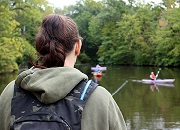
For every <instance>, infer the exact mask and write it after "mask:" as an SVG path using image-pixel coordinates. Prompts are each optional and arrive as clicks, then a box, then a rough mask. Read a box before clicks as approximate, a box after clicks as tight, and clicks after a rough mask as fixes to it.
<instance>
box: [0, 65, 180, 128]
mask: <svg viewBox="0 0 180 130" xmlns="http://www.w3.org/2000/svg"><path fill="white" fill-rule="evenodd" d="M76 68H78V69H80V70H81V71H82V72H84V73H86V74H87V75H88V77H89V78H90V79H93V80H95V81H97V82H98V84H99V85H101V86H103V87H105V88H106V89H107V90H108V91H109V92H110V93H112V94H114V95H113V97H114V99H115V101H116V102H117V104H118V106H119V108H120V110H121V112H122V113H123V116H124V119H125V122H126V125H127V127H128V130H180V69H179V68H165V67H163V68H161V70H160V72H159V75H158V78H161V79H165V78H166V79H168V78H170V79H171V78H173V79H175V82H174V83H173V84H160V85H154V86H153V85H151V84H144V83H142V82H141V79H143V78H149V75H150V72H152V71H153V72H154V73H157V71H158V69H159V68H157V67H132V66H107V70H106V71H104V72H103V76H102V77H101V78H94V77H93V76H92V74H91V69H90V65H83V66H82V65H81V66H80V65H79V66H76ZM16 76H17V73H12V74H3V75H0V83H1V84H0V93H1V92H2V91H3V89H4V87H5V86H6V85H7V84H8V83H9V82H10V81H11V80H13V79H15V78H16ZM97 105H98V104H97Z"/></svg>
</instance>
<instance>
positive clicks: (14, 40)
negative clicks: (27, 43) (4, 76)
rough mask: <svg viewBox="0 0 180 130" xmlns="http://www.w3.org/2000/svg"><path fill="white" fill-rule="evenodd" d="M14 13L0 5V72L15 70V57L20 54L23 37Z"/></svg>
mask: <svg viewBox="0 0 180 130" xmlns="http://www.w3.org/2000/svg"><path fill="white" fill-rule="evenodd" d="M15 15H16V14H15V13H14V12H13V11H11V10H10V9H9V8H8V7H7V6H5V5H3V4H1V5H0V61H1V62H0V73H4V72H12V71H14V70H17V68H18V65H17V63H16V59H17V58H18V57H21V56H22V54H21V52H22V47H23V44H22V43H23V42H24V39H23V38H21V30H20V28H18V26H19V23H18V22H17V21H16V20H15V19H14V16H15Z"/></svg>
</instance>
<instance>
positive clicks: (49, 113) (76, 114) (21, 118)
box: [10, 80, 98, 130]
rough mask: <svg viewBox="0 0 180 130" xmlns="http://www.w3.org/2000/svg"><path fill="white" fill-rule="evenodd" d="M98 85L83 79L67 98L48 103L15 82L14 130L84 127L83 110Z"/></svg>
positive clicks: (13, 100) (12, 114) (58, 129)
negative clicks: (82, 124) (82, 122)
mask: <svg viewBox="0 0 180 130" xmlns="http://www.w3.org/2000/svg"><path fill="white" fill-rule="evenodd" d="M97 86H98V84H96V83H94V82H93V81H92V82H91V81H88V83H87V81H84V80H83V81H81V82H80V83H79V84H78V85H76V87H75V88H74V89H73V90H72V91H71V92H70V93H69V94H68V95H67V96H66V97H65V98H63V99H61V100H59V101H57V102H55V103H52V104H44V103H42V102H40V101H39V100H38V99H37V98H36V97H35V96H34V95H33V94H32V93H31V92H28V91H25V90H24V89H22V88H20V87H17V86H16V85H14V95H13V98H12V102H11V121H10V123H11V127H10V130H81V118H82V112H83V109H84V107H85V104H86V102H87V100H88V98H89V97H90V95H91V93H92V92H93V91H94V90H95V89H96V87H97Z"/></svg>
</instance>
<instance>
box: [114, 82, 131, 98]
mask: <svg viewBox="0 0 180 130" xmlns="http://www.w3.org/2000/svg"><path fill="white" fill-rule="evenodd" d="M127 82H128V80H126V81H125V82H124V83H123V84H122V85H121V86H120V87H119V88H118V89H117V90H116V91H115V92H114V93H112V96H114V95H115V94H116V93H117V92H118V91H119V90H120V89H121V88H123V87H124V85H126V83H127Z"/></svg>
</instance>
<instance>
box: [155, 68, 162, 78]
mask: <svg viewBox="0 0 180 130" xmlns="http://www.w3.org/2000/svg"><path fill="white" fill-rule="evenodd" d="M160 70H161V68H159V70H158V72H157V74H156V78H157V77H158V75H159V72H160Z"/></svg>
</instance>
